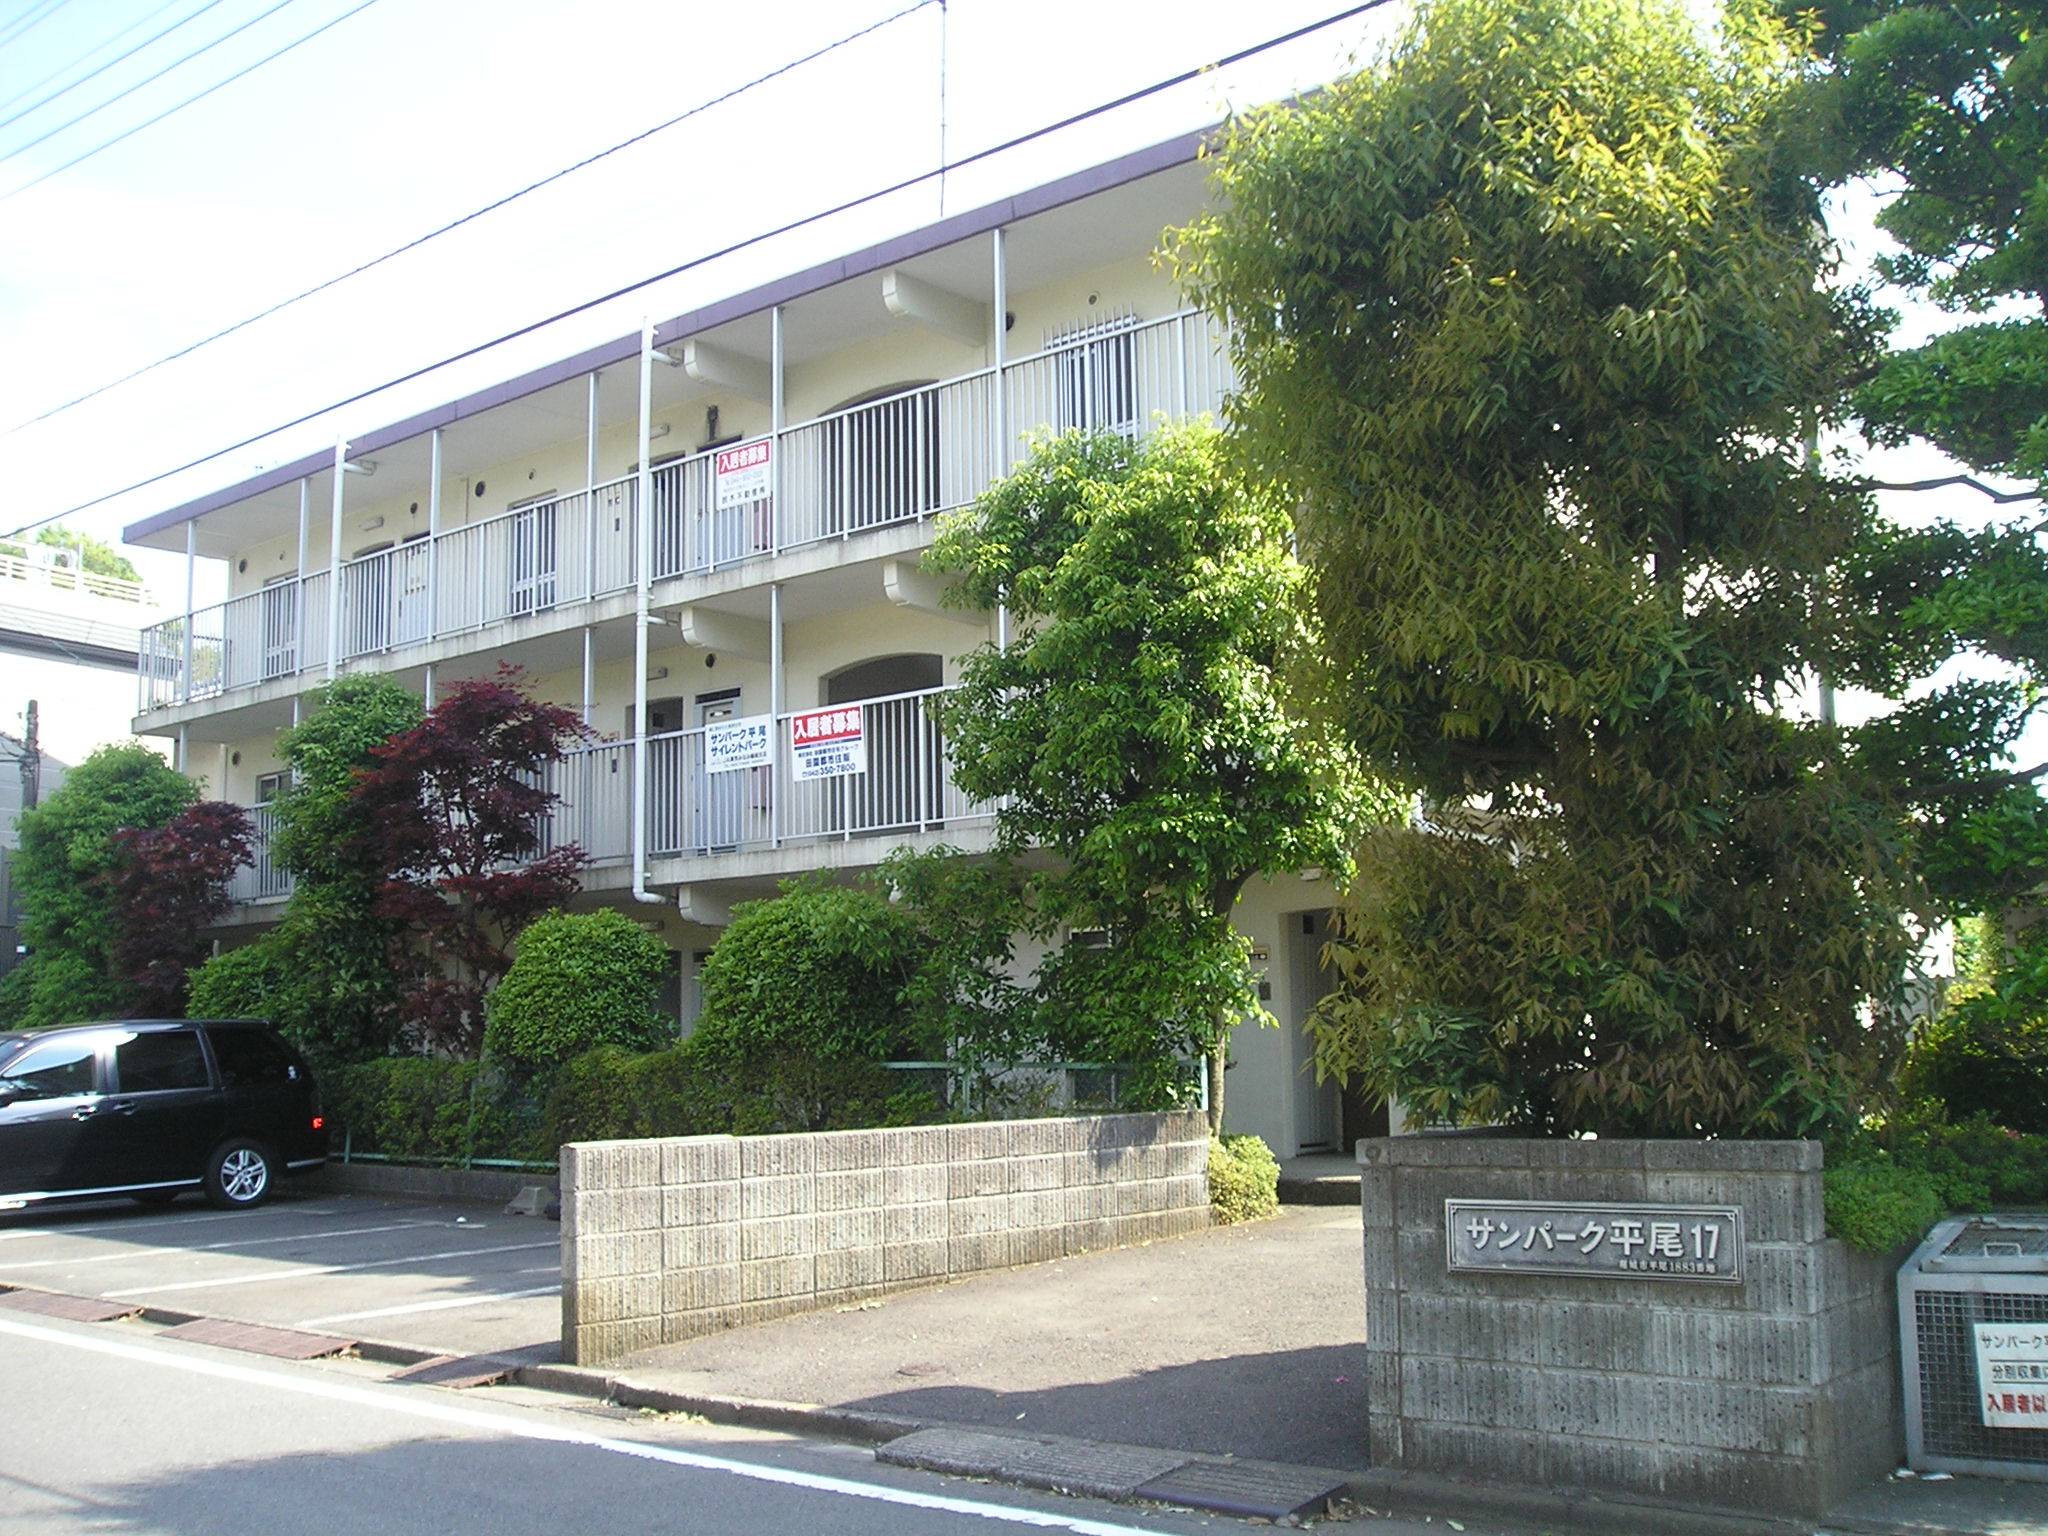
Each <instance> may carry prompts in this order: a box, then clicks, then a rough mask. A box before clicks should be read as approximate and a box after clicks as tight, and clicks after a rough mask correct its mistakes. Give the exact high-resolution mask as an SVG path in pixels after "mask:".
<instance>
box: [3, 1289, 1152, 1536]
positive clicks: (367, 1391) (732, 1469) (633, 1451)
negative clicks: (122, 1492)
mask: <svg viewBox="0 0 2048 1536" xmlns="http://www.w3.org/2000/svg"><path fill="white" fill-rule="evenodd" d="M8 1333H11V1334H14V1335H15V1336H16V1337H18V1338H24V1339H34V1340H36V1341H37V1342H38V1343H42V1344H51V1345H57V1346H60V1347H63V1348H68V1349H82V1350H86V1351H88V1352H90V1353H92V1354H99V1355H111V1356H113V1357H114V1358H115V1359H119V1360H134V1361H139V1362H141V1363H143V1364H145V1365H154V1366H159V1367H162V1368H164V1369H167V1370H176V1371H184V1372H187V1373H188V1374H191V1375H195V1376H211V1377H213V1378H214V1379H215V1380H216V1381H232V1382H238V1383H240V1384H242V1385H244V1386H254V1387H266V1388H269V1389H270V1390H272V1391H276V1392H296V1393H298V1394H300V1395H301V1396H304V1397H324V1398H326V1399H327V1400H328V1401H330V1402H340V1403H350V1404H353V1405H354V1406H356V1407H359V1408H370V1409H375V1410H379V1411H382V1412H384V1413H391V1414H397V1415H399V1416H401V1417H406V1418H414V1419H423V1420H426V1421H427V1422H429V1423H435V1424H449V1425H455V1426H459V1427H460V1428H463V1429H472V1430H477V1431H480V1432H482V1433H485V1434H494V1435H505V1436H508V1437H511V1438H516V1439H520V1440H537V1441H542V1442H545V1443H549V1444H554V1445H576V1446H583V1447H585V1448H586V1449H589V1450H597V1451H606V1452H609V1453H611V1454H612V1455H615V1456H631V1457H634V1458H635V1459H637V1460H641V1461H653V1462H661V1463H664V1464H666V1465H668V1466H672V1467H684V1468H687V1469H689V1470H691V1471H694V1472H722V1473H724V1474H726V1475H727V1476H730V1477H738V1478H744V1479H746V1480H747V1481H749V1482H756V1483H773V1484H777V1485H779V1486H781V1487H784V1488H802V1489H805V1490H807V1491H809V1492H812V1493H825V1494H836V1495H838V1496H839V1497H841V1498H850V1499H870V1500H873V1501H874V1502H876V1503H879V1504H894V1505H897V1506H899V1507H903V1508H909V1509H929V1510H934V1511H937V1512H938V1513H941V1514H949V1515H963V1516H968V1517H970V1518H973V1519H979V1520H994V1521H998V1522H1000V1523H1002V1524H1005V1525H1028V1526H1036V1527H1037V1528H1038V1529H1040V1530H1052V1531H1072V1532H1074V1533H1075V1536H1158V1532H1157V1529H1156V1527H1155V1528H1150V1529H1148V1528H1147V1527H1145V1526H1140V1525H1123V1524H1113V1523H1111V1522H1109V1521H1107V1520H1091V1519H1089V1518H1087V1517H1086V1516H1084V1515H1080V1514H1069V1513H1067V1512H1065V1511H1063V1510H1057V1509H1030V1508H1023V1507H1017V1506H1011V1505H1005V1504H988V1503H983V1502H982V1501H981V1500H979V1499H963V1498H958V1497H956V1496H954V1495H952V1494H945V1493H925V1492H923V1491H922V1490H920V1489H916V1488H897V1487H891V1486H889V1485H887V1484H884V1483H863V1482H859V1481H857V1480H855V1479H853V1478H850V1477H830V1476H827V1475H825V1474H823V1473H819V1472H801V1471H798V1470H796V1469H795V1468H793V1467H777V1466H767V1465H763V1464H761V1463H759V1462H750V1461H733V1460H729V1459H728V1458H726V1457H723V1456H707V1455H704V1454H703V1453H702V1452H699V1451H682V1450H677V1449H675V1448H674V1447H672V1446H666V1445H654V1444H650V1443H649V1442H647V1441H645V1440H627V1439H624V1438H622V1437H620V1436H616V1435H596V1434H592V1433H590V1432H589V1431H588V1430H583V1429H576V1428H572V1427H570V1426H568V1425H562V1424H552V1423H548V1422H546V1421H545V1420H541V1419H532V1418H524V1417H515V1416H513V1415H511V1414H507V1413H492V1412H488V1411H486V1410H482V1409H476V1408H468V1407H464V1406H462V1405H460V1404H458V1403H451V1402H448V1401H447V1400H446V1399H444V1398H440V1397H434V1396H420V1395H415V1394H413V1393H411V1392H409V1391H408V1390H407V1389H406V1388H404V1387H389V1386H386V1387H374V1388H373V1387H364V1386H356V1385H353V1384H351V1383H347V1382H340V1381H334V1380H332V1379H329V1378H325V1377H320V1376H315V1375H310V1374H308V1375H300V1374H297V1373H296V1372H287V1371H282V1370H261V1369H258V1368H256V1367H254V1366H248V1365H238V1364H231V1363H229V1362H228V1361H225V1360H214V1359H210V1358H208V1357H206V1356H204V1355H201V1354H197V1353H193V1354H187V1353H185V1352H184V1351H182V1350H181V1351H178V1352H177V1353H173V1352H171V1351H170V1350H167V1349H165V1348H164V1347H163V1346H162V1345H160V1344H155V1345H143V1344H131V1343H128V1342H126V1341H125V1340H120V1339H109V1338H103V1337H95V1336H94V1335H92V1334H89V1333H68V1332H62V1331H59V1330H58V1329H55V1328H44V1327H40V1326H38V1325H36V1324H34V1323H17V1322H15V1321H13V1320H12V1319H11V1318H0V1334H8Z"/></svg>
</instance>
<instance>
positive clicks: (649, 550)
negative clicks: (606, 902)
mask: <svg viewBox="0 0 2048 1536" xmlns="http://www.w3.org/2000/svg"><path fill="white" fill-rule="evenodd" d="M653 444H654V322H653V321H652V320H647V319H643V320H641V322H640V478H639V481H638V482H637V484H636V485H635V488H634V489H635V493H636V494H635V499H636V501H637V502H638V505H637V506H636V507H635V509H634V511H635V516H634V519H633V534H634V553H633V899H634V900H635V901H644V902H649V903H652V904H655V905H661V904H662V901H661V898H660V897H659V896H656V895H653V894H652V893H650V892H649V891H648V889H647V626H648V625H649V624H651V623H652V622H653V621H654V620H653V615H652V614H651V613H650V612H649V611H648V579H647V577H648V568H649V567H650V566H651V565H652V564H653V563H654V562H653V558H652V556H653V544H654V538H653V534H654V521H653V519H652V518H650V517H649V516H648V515H647V509H648V506H649V505H650V504H651V502H652V501H653V496H654V466H653V465H652V464H651V463H650V462H648V456H649V453H650V452H651V450H652V448H653Z"/></svg>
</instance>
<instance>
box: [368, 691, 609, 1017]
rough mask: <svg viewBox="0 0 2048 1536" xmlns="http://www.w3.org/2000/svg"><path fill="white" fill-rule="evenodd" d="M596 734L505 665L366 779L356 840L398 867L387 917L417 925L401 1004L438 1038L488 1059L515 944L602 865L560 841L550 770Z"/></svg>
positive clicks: (406, 944) (408, 933) (385, 892)
mask: <svg viewBox="0 0 2048 1536" xmlns="http://www.w3.org/2000/svg"><path fill="white" fill-rule="evenodd" d="M588 734H589V728H588V727H587V726H585V725H584V724H583V722H582V720H581V719H580V718H578V716H577V715H576V713H575V712H574V711H573V710H568V709H564V708H561V707H560V706H558V705H554V704H547V703H543V702H541V701H540V700H537V699H535V698H534V697H533V696H532V695H531V694H530V693H529V692H527V690H526V687H525V684H524V680H523V677H522V674H521V672H520V669H519V668H517V667H513V666H509V665H505V666H500V667H499V668H498V671H497V674H496V676H494V677H484V678H472V679H468V680H465V681H463V682H458V683H456V684H454V685H453V686H452V687H450V688H449V689H448V691H447V693H446V694H445V695H444V696H443V697H442V699H441V700H440V702H439V703H437V704H436V705H435V706H434V707H433V708H432V709H431V710H429V711H428V712H427V717H426V719H424V720H423V721H421V722H420V724H419V725H417V726H415V727H414V728H413V729H411V730H409V731H403V732H401V733H399V734H398V735H396V736H393V737H392V738H391V739H390V740H389V741H387V742H385V743H384V744H383V745H381V746H379V747H376V748H374V749H372V752H371V756H372V758H373V759H374V761H373V762H372V763H371V765H370V766H369V767H367V768H365V769H363V770H361V771H360V772H359V773H358V774H357V776H356V781H355V787H354V790H353V791H352V798H353V800H354V803H355V809H356V820H357V824H358V827H359V831H358V832H357V833H356V837H355V841H356V843H357V844H358V851H359V852H360V853H361V854H362V856H363V857H364V858H365V860H366V862H368V863H369V864H370V865H371V866H372V867H374V868H376V869H379V870H382V871H383V872H384V874H383V878H382V880H381V882H380V884H379V886H378V889H377V895H376V908H377V910H378V912H379V913H381V914H382V915H384V916H388V917H392V918H396V919H398V920H399V921H400V923H402V924H403V930H402V933H401V936H400V939H399V952H398V953H396V954H394V956H393V961H394V963H395V964H398V965H399V966H400V967H401V968H402V969H403V970H404V972H405V973H406V980H405V981H404V983H403V985H402V988H401V993H400V1008H401V1012H402V1014H403V1017H404V1021H405V1023H406V1025H407V1026H408V1027H409V1028H410V1029H411V1030H412V1031H413V1032H414V1033H415V1034H416V1035H417V1036H418V1037H419V1038H420V1039H421V1040H422V1041H424V1042H425V1043H428V1044H431V1045H434V1046H437V1047H440V1048H442V1049H446V1050H454V1051H460V1052H462V1053H464V1054H468V1055H473V1054H475V1052H476V1050H477V1048H478V1046H479V1045H480V1044H481V1042H482V1039H483V1027H484V1007H483V1004H484V998H485V996H486V995H487V994H488V993H489V992H490V990H491V988H492V987H493V986H495V985H496V984H497V982H498V980H499V978H500V977H502V976H503V975H504V974H505V972H506V970H507V969H508V968H509V967H510V965H511V963H512V957H511V950H510V946H511V943H512V940H513V939H514V938H516V937H517V936H518V934H519V930H520V929H522V928H524V927H525V926H526V924H527V923H529V922H530V921H532V920H533V919H534V918H535V917H537V916H539V915H540V914H541V913H542V912H545V911H547V910H549V909H550V908H553V907H558V906H560V905H561V904H562V903H563V902H565V901H566V900H568V898H569V897H570V896H572V895H574V894H575V892H576V889H577V873H578V871H579V870H581V869H582V867H583V866H584V864H585V863H587V862H588V860H587V859H586V857H585V855H584V853H583V850H582V849H581V848H579V847H577V846H576V845H575V844H573V843H569V844H564V845H562V846H559V847H554V846H550V845H549V842H548V837H547V818H548V813H549V811H551V810H552V809H553V807H554V806H555V804H556V802H557V801H558V799H559V798H560V797H559V796H557V795H556V794H554V793H553V791H551V790H549V789H548V788H547V787H546V785H547V778H548V769H549V767H550V766H551V765H552V764H553V763H555V762H556V761H558V760H559V759H560V758H561V756H562V754H563V752H564V750H565V749H567V748H568V747H569V746H571V745H572V744H574V743H576V742H579V741H581V740H583V739H584V737H586V736H587V735H588Z"/></svg>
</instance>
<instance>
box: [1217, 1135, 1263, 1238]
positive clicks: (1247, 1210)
mask: <svg viewBox="0 0 2048 1536" xmlns="http://www.w3.org/2000/svg"><path fill="white" fill-rule="evenodd" d="M1279 1209H1280V1163H1279V1160H1278V1159H1276V1158H1275V1157H1274V1156H1273V1149H1272V1148H1271V1147H1269V1146H1267V1145H1266V1144H1265V1142H1263V1141H1261V1140H1260V1139H1259V1138H1258V1137H1256V1136H1225V1137H1224V1138H1222V1140H1220V1141H1219V1140H1217V1139H1216V1138H1215V1137H1213V1136H1212V1137H1211V1138H1210V1139H1209V1210H1210V1214H1211V1215H1212V1216H1213V1217H1214V1218H1215V1219H1216V1220H1217V1221H1219V1222H1222V1223H1224V1224H1226V1225H1227V1224H1229V1223H1231V1222H1236V1221H1251V1220H1253V1219H1255V1218H1257V1217H1260V1216H1270V1215H1272V1214H1273V1213H1274V1212H1275V1211H1277V1210H1279Z"/></svg>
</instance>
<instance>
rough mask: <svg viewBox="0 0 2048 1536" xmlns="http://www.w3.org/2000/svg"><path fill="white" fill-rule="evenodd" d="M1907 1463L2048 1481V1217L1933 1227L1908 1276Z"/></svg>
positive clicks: (1903, 1327)
mask: <svg viewBox="0 0 2048 1536" xmlns="http://www.w3.org/2000/svg"><path fill="white" fill-rule="evenodd" d="M1899 1351H1900V1359H1901V1362H1902V1364H1903V1366H1904V1373H1905V1386H1906V1458H1907V1461H1908V1464H1909V1465H1911V1466H1912V1468H1913V1469H1914V1470H1915V1471H1916V1472H1976V1473H1983V1474H1986V1475H1989V1476H1994V1477H2015V1478H2027V1479H2031V1480H2034V1481H2037V1482H2048V1213H2038V1214H2026V1215H2017V1214H2013V1215H1991V1216H1963V1217H1956V1218H1953V1219H1951V1220H1948V1221H1944V1222H1941V1223H1939V1224H1938V1225H1936V1227H1935V1228H1934V1230H1933V1231H1932V1232H1930V1233H1929V1234H1928V1236H1927V1240H1926V1241H1925V1242H1923V1243H1922V1244H1921V1245H1920V1246H1919V1247H1918V1248H1917V1249H1915V1250H1914V1252H1913V1256H1912V1257H1911V1258H1910V1259H1908V1260H1907V1261H1906V1263H1905V1266H1904V1267H1903V1268H1901V1269H1900V1271H1899Z"/></svg>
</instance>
